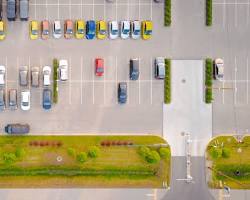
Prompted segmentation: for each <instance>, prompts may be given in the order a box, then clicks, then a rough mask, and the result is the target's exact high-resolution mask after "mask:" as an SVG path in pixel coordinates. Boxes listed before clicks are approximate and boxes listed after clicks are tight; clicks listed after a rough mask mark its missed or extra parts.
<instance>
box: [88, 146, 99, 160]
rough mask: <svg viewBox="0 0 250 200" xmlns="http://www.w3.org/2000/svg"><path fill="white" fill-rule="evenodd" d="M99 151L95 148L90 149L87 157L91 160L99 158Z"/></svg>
mask: <svg viewBox="0 0 250 200" xmlns="http://www.w3.org/2000/svg"><path fill="white" fill-rule="evenodd" d="M99 153H100V149H99V148H98V147H97V146H92V147H90V149H89V151H88V156H89V157H91V158H97V157H98V156H99Z"/></svg>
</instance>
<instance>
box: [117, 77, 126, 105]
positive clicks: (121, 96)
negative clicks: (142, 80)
mask: <svg viewBox="0 0 250 200" xmlns="http://www.w3.org/2000/svg"><path fill="white" fill-rule="evenodd" d="M118 102H119V103H121V104H124V103H126V102H127V83H126V82H120V83H119V85H118Z"/></svg>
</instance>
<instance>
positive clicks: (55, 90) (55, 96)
mask: <svg viewBox="0 0 250 200" xmlns="http://www.w3.org/2000/svg"><path fill="white" fill-rule="evenodd" d="M58 65H59V64H58V60H57V59H53V102H54V103H57V102H58V82H57V78H58Z"/></svg>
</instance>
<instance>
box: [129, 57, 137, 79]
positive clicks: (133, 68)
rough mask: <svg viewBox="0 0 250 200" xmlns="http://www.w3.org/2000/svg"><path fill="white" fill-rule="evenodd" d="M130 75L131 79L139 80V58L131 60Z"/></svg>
mask: <svg viewBox="0 0 250 200" xmlns="http://www.w3.org/2000/svg"><path fill="white" fill-rule="evenodd" d="M129 76H130V79H131V80H137V79H138V78H139V59H138V58H134V59H130V62H129Z"/></svg>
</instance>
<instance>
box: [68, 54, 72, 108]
mask: <svg viewBox="0 0 250 200" xmlns="http://www.w3.org/2000/svg"><path fill="white" fill-rule="evenodd" d="M71 63H72V62H71V56H70V57H69V105H71V69H72V66H71Z"/></svg>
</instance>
